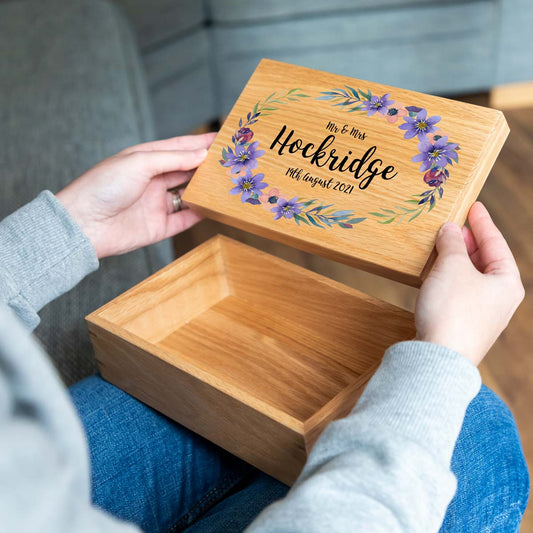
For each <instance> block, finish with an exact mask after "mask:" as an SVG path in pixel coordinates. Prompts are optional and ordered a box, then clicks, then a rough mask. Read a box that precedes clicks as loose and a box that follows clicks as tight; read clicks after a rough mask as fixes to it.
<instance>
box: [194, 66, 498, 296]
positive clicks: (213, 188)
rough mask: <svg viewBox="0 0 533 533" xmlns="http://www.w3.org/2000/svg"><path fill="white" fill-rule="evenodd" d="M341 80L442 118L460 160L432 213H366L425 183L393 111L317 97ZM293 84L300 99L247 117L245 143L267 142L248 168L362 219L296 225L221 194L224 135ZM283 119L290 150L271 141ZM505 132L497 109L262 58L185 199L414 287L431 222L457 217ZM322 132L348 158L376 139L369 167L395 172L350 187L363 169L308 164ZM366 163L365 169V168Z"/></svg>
mask: <svg viewBox="0 0 533 533" xmlns="http://www.w3.org/2000/svg"><path fill="white" fill-rule="evenodd" d="M346 86H349V87H352V88H356V89H363V90H370V91H371V92H372V94H373V95H377V96H382V95H384V94H386V93H390V95H391V96H390V98H391V99H393V100H394V101H395V102H401V103H403V104H404V105H405V106H416V107H419V108H425V109H427V110H428V114H429V115H430V116H439V117H441V120H440V122H439V123H438V126H439V127H440V128H441V132H440V133H441V134H442V135H443V136H448V138H449V141H450V142H454V143H458V144H459V147H460V152H459V162H458V163H457V164H454V165H453V166H452V165H448V167H447V168H448V169H449V170H450V177H449V178H448V179H447V180H446V183H445V185H444V194H443V197H442V198H441V199H438V200H437V202H436V203H435V206H434V209H433V210H432V211H431V212H430V213H429V212H428V213H423V214H422V215H421V216H418V217H417V218H416V219H414V220H412V221H410V222H408V221H407V218H404V219H403V221H402V222H400V223H396V222H395V223H390V224H383V223H379V222H378V221H381V222H384V219H383V218H380V217H378V216H376V215H374V214H373V213H375V212H380V211H381V210H383V209H388V210H393V211H394V210H398V209H401V207H402V206H403V207H406V206H409V207H412V205H413V204H409V203H406V202H407V200H412V199H413V195H417V194H421V193H423V192H425V191H426V190H428V188H429V189H431V187H430V186H428V185H427V184H426V183H425V182H424V181H423V173H421V172H420V170H419V167H420V163H415V162H413V161H412V160H411V159H412V157H413V156H414V155H416V154H417V153H418V140H417V139H416V138H413V139H405V138H404V135H403V134H404V131H403V130H400V129H399V128H398V126H399V124H401V123H402V121H401V120H400V121H398V122H396V123H390V122H389V121H388V120H386V118H385V117H384V116H383V115H381V114H379V113H376V114H375V115H373V116H367V115H366V113H365V112H361V111H359V112H357V113H352V114H350V113H347V112H345V110H344V109H345V107H343V106H337V107H334V106H332V102H329V101H327V100H326V101H324V100H317V98H318V97H319V96H320V95H321V93H322V92H323V91H328V90H330V91H331V90H332V89H333V88H335V87H346ZM291 88H298V89H299V91H298V92H297V93H294V94H296V95H297V94H300V93H301V94H305V95H306V96H307V98H303V97H302V98H299V99H298V97H295V98H294V99H293V100H294V101H293V100H290V101H289V100H287V101H286V102H284V103H276V102H277V101H275V102H274V103H272V104H271V106H272V107H266V108H265V109H266V110H265V111H263V112H261V114H260V116H259V119H258V121H257V122H255V123H253V125H251V126H250V128H251V129H253V135H254V136H253V138H251V139H250V142H252V141H258V142H259V146H258V148H259V149H261V150H264V151H265V153H264V155H262V156H260V161H259V160H258V161H259V164H258V167H257V169H255V170H253V173H257V174H264V176H265V177H264V181H265V182H266V183H268V187H267V188H266V189H265V192H266V191H267V190H268V189H270V188H275V189H277V190H278V191H280V192H279V194H284V195H285V196H286V197H287V198H293V197H294V198H298V199H301V201H303V200H309V199H316V200H317V202H324V203H325V204H327V205H330V204H332V205H334V206H335V208H336V209H339V210H349V211H353V213H354V216H355V217H359V218H365V220H364V221H362V222H359V223H356V224H354V226H353V228H351V229H344V228H340V227H339V226H336V225H333V226H332V227H327V226H326V225H325V226H326V227H324V228H318V227H316V226H315V225H313V224H311V223H308V224H305V223H303V222H301V223H300V224H299V225H296V224H295V222H294V220H293V219H290V220H289V219H284V218H282V219H281V220H274V216H273V214H272V212H271V211H269V210H268V209H263V208H262V207H263V206H262V205H251V204H249V203H244V204H243V203H242V202H241V199H240V197H239V195H236V194H235V195H230V194H229V191H230V189H231V188H232V187H234V186H235V183H234V182H232V181H231V177H232V176H233V177H234V178H235V174H233V175H232V174H231V171H230V170H229V169H228V168H227V167H224V166H221V163H220V160H221V157H222V155H221V154H222V150H223V149H225V148H226V149H227V147H232V146H233V147H234V144H233V142H232V136H234V135H235V134H236V130H238V129H239V124H240V122H239V120H240V119H241V118H244V120H245V122H246V120H247V118H246V117H247V116H248V113H249V112H252V110H253V109H254V106H255V104H256V103H257V102H263V101H264V100H265V99H266V98H268V96H269V95H271V94H273V93H276V95H278V94H281V91H287V90H290V89H291ZM279 101H280V102H281V100H279ZM269 105H270V104H269ZM329 123H334V124H335V125H336V126H337V127H338V129H339V130H340V131H339V132H337V131H336V132H334V133H332V131H331V129H327V128H328V124H329ZM343 126H346V128H347V131H351V128H354V129H357V130H359V131H361V132H364V135H365V136H364V139H363V138H354V136H352V135H350V134H348V133H346V132H345V133H344V134H343V133H342V128H343ZM283 127H286V133H284V134H283V135H282V137H281V139H284V138H285V137H286V134H287V132H289V131H293V132H294V135H293V137H292V140H293V141H294V140H295V139H300V140H299V141H297V142H298V143H300V144H299V145H295V147H296V148H295V150H294V151H293V152H292V153H289V151H288V150H285V152H282V154H281V155H280V152H279V148H280V143H277V144H276V143H275V140H276V139H277V138H279V134H280V132H281V131H282V129H283ZM507 134H508V127H507V124H506V122H505V119H504V117H503V115H502V113H501V112H500V111H497V110H494V109H487V108H483V107H480V106H474V105H470V104H466V103H462V102H456V101H451V100H447V99H444V98H438V97H434V96H430V95H426V94H421V93H415V92H412V91H407V90H404V89H399V88H394V87H388V86H385V85H380V84H375V83H371V82H367V81H364V80H356V79H352V78H347V77H342V76H336V75H332V74H327V73H325V72H320V71H316V70H311V69H307V68H303V67H297V66H293V65H288V64H285V63H279V62H276V61H271V60H263V61H261V63H260V64H259V66H258V68H257V69H256V71H255V73H254V74H253V76H252V77H251V79H250V81H249V82H248V84H247V85H246V87H245V88H244V90H243V92H242V93H241V96H240V97H239V99H238V100H237V102H236V103H235V106H234V108H233V110H232V111H231V113H230V114H229V116H228V118H227V119H226V121H225V122H224V124H223V126H222V128H221V130H220V132H219V134H218V136H217V138H216V139H215V141H214V143H213V145H212V147H211V149H210V151H209V154H208V156H207V158H206V160H205V161H204V163H203V164H202V165H201V166H200V167H199V169H198V170H197V172H196V173H195V175H194V177H193V178H192V180H191V183H190V184H189V186H188V187H187V189H186V191H185V194H184V196H183V198H184V200H185V201H186V202H187V203H188V204H189V205H191V206H193V208H194V209H196V210H197V211H198V212H200V213H202V214H204V215H206V216H208V217H210V218H212V219H215V220H218V221H220V222H223V223H226V224H230V225H233V226H235V227H238V228H240V229H244V230H247V231H250V232H253V233H256V234H258V235H261V236H263V237H267V238H268V239H272V240H277V241H280V242H283V243H285V244H289V245H290V246H292V247H296V248H299V249H301V250H304V251H306V252H310V253H312V254H318V255H322V256H325V257H327V258H329V259H333V260H335V261H339V262H343V263H346V264H349V265H351V266H355V267H358V268H361V269H364V270H368V271H370V272H373V273H376V274H379V275H380V276H386V277H390V278H392V279H395V280H398V281H401V282H403V283H407V284H410V285H414V286H418V285H420V283H421V281H422V279H423V278H424V276H425V273H426V270H427V268H428V267H429V266H430V265H431V262H432V260H433V258H434V253H433V248H434V242H435V237H436V234H437V231H438V229H439V228H440V226H441V225H442V223H443V222H444V221H446V220H453V221H455V222H458V223H460V224H462V223H463V222H464V219H465V217H466V213H467V211H468V209H469V207H470V205H471V204H472V203H473V201H474V200H475V198H476V197H477V195H478V193H479V191H480V189H481V187H482V185H483V183H484V181H485V179H486V176H487V174H488V172H489V170H490V168H491V166H492V164H493V163H494V160H495V158H496V157H497V154H498V153H499V150H500V148H501V146H502V144H503V142H504V141H505V138H506V136H507ZM328 135H334V141H333V144H332V145H331V146H330V147H329V148H328V149H327V150H325V152H324V153H326V155H327V154H328V153H329V152H328V150H331V149H333V150H335V153H336V154H337V155H338V156H340V157H342V156H344V155H345V156H346V157H347V158H348V160H351V158H353V159H357V158H359V159H360V160H363V159H364V157H363V155H364V154H365V153H366V152H367V151H368V150H372V149H373V147H375V153H374V156H372V157H375V158H376V161H377V163H376V165H375V167H374V168H377V167H378V166H379V168H382V169H384V168H385V165H387V166H393V167H394V172H395V173H396V174H395V176H394V177H392V178H391V179H383V178H382V177H379V176H378V177H375V178H374V179H373V180H372V181H371V182H369V184H368V186H367V187H366V188H364V189H361V188H359V187H358V185H362V184H363V182H364V179H362V177H361V176H359V177H356V176H355V174H353V173H352V174H353V175H351V173H350V172H341V171H339V170H338V169H333V170H331V169H330V167H329V166H328V167H323V168H322V165H321V166H317V165H315V164H313V163H312V160H313V159H312V158H310V157H304V156H303V155H304V152H303V148H302V147H303V146H305V145H306V144H307V143H312V145H313V148H312V149H311V148H310V149H309V151H308V152H307V154H308V155H309V154H311V153H312V150H318V146H319V145H320V143H321V141H322V140H323V139H324V138H326V137H327V136H328ZM280 142H281V141H280ZM274 144H275V146H274ZM367 163H368V162H367ZM367 163H365V165H366V164H367ZM288 168H301V169H302V171H303V173H309V174H310V175H311V176H314V177H317V178H321V179H323V180H328V179H329V178H331V179H332V180H333V181H332V185H333V183H334V182H342V183H345V184H347V185H354V186H355V188H354V189H353V190H351V192H350V194H347V193H344V192H340V191H339V190H335V189H334V188H322V187H320V186H317V187H311V186H310V184H309V182H305V181H303V180H297V179H293V178H291V177H290V175H287V169H288ZM365 168H366V167H365ZM366 171H367V174H366V176H367V177H369V175H370V174H371V171H370V167H369V168H368V169H366ZM392 174H393V173H392V172H391V173H390V176H392ZM388 176H389V175H386V176H385V177H388ZM419 199H420V198H419ZM299 201H300V200H299ZM316 205H317V206H318V205H319V204H318V203H317V204H316ZM398 206H400V207H398ZM395 220H399V219H395ZM428 258H429V259H428ZM428 261H429V263H428ZM426 265H428V267H426ZM425 269H426V270H425Z"/></svg>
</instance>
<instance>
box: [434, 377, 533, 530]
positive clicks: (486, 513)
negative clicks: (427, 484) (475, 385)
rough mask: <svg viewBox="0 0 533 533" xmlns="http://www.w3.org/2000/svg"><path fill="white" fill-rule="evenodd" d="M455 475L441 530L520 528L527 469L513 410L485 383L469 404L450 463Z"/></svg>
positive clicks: (525, 499)
mask: <svg viewBox="0 0 533 533" xmlns="http://www.w3.org/2000/svg"><path fill="white" fill-rule="evenodd" d="M451 468H452V471H453V472H454V474H455V476H456V477H457V492H456V494H455V497H454V498H453V500H452V502H451V503H450V506H449V507H448V511H447V514H446V517H445V519H444V523H443V528H442V530H441V531H461V532H464V533H467V532H470V531H471V532H474V531H476V532H478V533H479V532H483V531H491V532H500V531H501V532H509V531H517V530H518V526H519V524H520V521H521V518H522V515H523V513H524V511H525V508H526V505H527V501H528V497H529V474H528V470H527V465H526V462H525V458H524V453H523V450H522V445H521V442H520V436H519V434H518V429H517V427H516V423H515V420H514V418H513V415H512V414H511V412H510V411H509V409H508V407H507V406H506V405H505V403H504V402H503V401H502V400H501V398H499V397H498V396H497V395H496V394H495V393H494V392H493V391H492V390H490V389H489V388H488V387H486V386H484V385H483V386H482V388H481V390H480V392H479V394H478V395H477V396H476V397H475V398H474V399H473V400H472V402H471V403H470V405H469V407H468V409H467V411H466V415H465V420H464V423H463V427H462V429H461V433H460V435H459V438H458V440H457V444H456V446H455V450H454V454H453V457H452V463H451Z"/></svg>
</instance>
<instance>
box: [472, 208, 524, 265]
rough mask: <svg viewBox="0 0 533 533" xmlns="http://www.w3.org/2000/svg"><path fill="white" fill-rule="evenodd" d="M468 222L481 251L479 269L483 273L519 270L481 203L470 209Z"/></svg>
mask: <svg viewBox="0 0 533 533" xmlns="http://www.w3.org/2000/svg"><path fill="white" fill-rule="evenodd" d="M468 222H469V223H470V228H471V229H472V234H473V235H474V237H475V239H476V243H477V246H478V249H479V268H480V270H481V271H482V272H484V273H498V272H502V273H508V272H512V271H515V270H516V271H517V270H518V267H517V265H516V262H515V260H514V257H513V254H512V252H511V249H510V248H509V245H508V244H507V242H506V241H505V239H504V237H503V235H502V234H501V232H500V230H498V228H497V227H496V225H495V224H494V222H493V221H492V219H491V217H490V215H489V212H488V211H487V209H486V207H485V206H484V205H483V204H482V203H481V202H476V203H475V204H474V205H473V206H472V207H471V208H470V213H469V214H468Z"/></svg>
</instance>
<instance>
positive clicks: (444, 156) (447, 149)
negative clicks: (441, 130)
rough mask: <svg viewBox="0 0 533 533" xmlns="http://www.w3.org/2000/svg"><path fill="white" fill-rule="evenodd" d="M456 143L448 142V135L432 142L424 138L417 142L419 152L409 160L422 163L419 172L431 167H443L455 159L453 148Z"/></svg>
mask: <svg viewBox="0 0 533 533" xmlns="http://www.w3.org/2000/svg"><path fill="white" fill-rule="evenodd" d="M458 146H459V145H458V144H455V143H448V137H441V138H440V139H439V140H438V141H436V142H435V143H434V144H432V143H430V142H428V141H427V140H424V141H422V142H420V143H418V149H419V150H420V153H419V154H417V155H415V156H414V157H413V158H412V159H411V161H414V162H415V163H419V162H420V163H422V164H421V165H420V172H425V171H426V170H429V169H430V168H431V167H441V168H442V167H445V166H446V165H447V164H448V163H451V162H452V159H455V160H457V154H456V152H455V149H456V148H458Z"/></svg>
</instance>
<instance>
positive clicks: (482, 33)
mask: <svg viewBox="0 0 533 533" xmlns="http://www.w3.org/2000/svg"><path fill="white" fill-rule="evenodd" d="M114 1H115V2H116V4H117V5H119V7H120V8H121V9H123V11H124V13H125V14H126V16H127V17H128V18H129V19H130V21H131V23H132V26H133V28H134V31H135V33H136V35H137V39H138V41H139V44H140V48H141V57H142V61H143V63H144V66H145V69H146V73H147V79H148V84H149V88H150V94H151V97H152V101H153V106H154V113H155V117H156V126H157V131H158V133H159V134H160V135H162V136H167V135H173V134H176V133H183V132H185V131H188V130H189V129H191V128H193V127H195V126H197V125H198V124H202V123H205V122H207V121H209V120H211V119H213V118H217V117H220V116H223V115H224V114H226V113H227V112H228V111H229V110H230V108H231V106H232V104H233V102H234V101H235V99H236V98H237V96H238V94H239V92H240V91H241V89H242V87H243V85H244V83H245V82H246V80H247V79H248V77H249V76H250V74H251V73H252V71H253V69H254V68H255V66H256V65H257V63H258V61H259V60H260V59H261V58H262V57H269V58H271V59H278V60H281V61H287V62H290V63H296V64H300V65H305V66H309V67H313V68H318V69H322V70H326V71H329V72H334V73H338V74H345V75H348V76H353V77H356V78H362V79H369V80H372V81H378V82H382V83H386V84H390V85H396V86H401V87H405V88H408V89H413V90H418V91H423V92H430V93H435V94H444V95H446V94H463V93H469V92H477V91H484V90H487V89H490V88H491V87H492V86H494V85H497V84H503V83H510V82H516V81H522V80H532V79H533V47H532V46H531V44H530V32H531V29H532V28H533V2H531V0H464V1H456V0H444V1H443V0H329V1H328V2H325V1H319V0H290V1H287V0H247V1H244V0H204V1H200V0H151V1H150V2H147V1H146V0H114Z"/></svg>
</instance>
